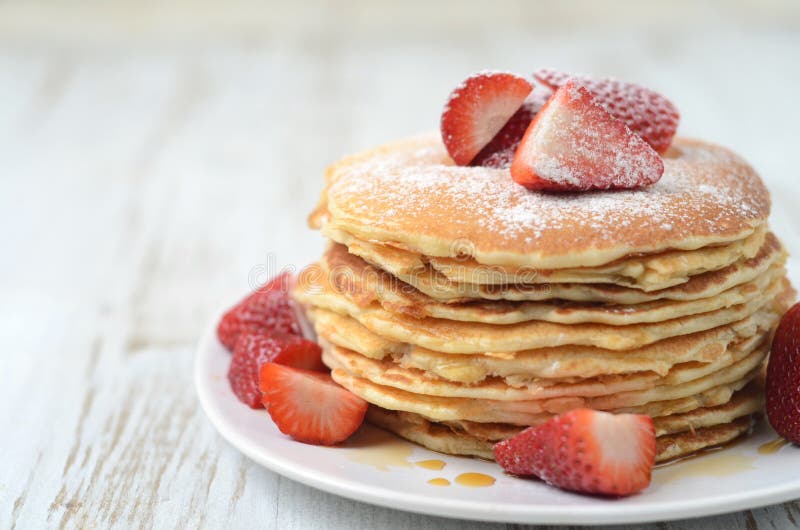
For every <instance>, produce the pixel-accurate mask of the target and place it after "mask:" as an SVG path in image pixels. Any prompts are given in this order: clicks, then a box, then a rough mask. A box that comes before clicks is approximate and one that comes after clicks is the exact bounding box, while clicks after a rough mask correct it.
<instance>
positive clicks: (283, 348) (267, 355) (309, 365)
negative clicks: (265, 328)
mask: <svg viewBox="0 0 800 530" xmlns="http://www.w3.org/2000/svg"><path fill="white" fill-rule="evenodd" d="M268 362H274V363H278V364H283V365H287V366H293V367H295V368H303V369H306V370H322V371H324V370H327V368H326V367H325V365H324V364H323V363H322V349H321V348H320V347H319V346H318V345H317V344H316V343H314V342H311V341H310V340H306V339H304V338H302V337H298V336H297V335H289V334H286V333H275V334H266V333H243V334H240V335H239V338H238V339H237V341H236V346H234V348H233V357H232V358H231V364H230V366H229V367H228V382H229V383H230V385H231V390H233V393H234V394H236V397H237V398H239V401H241V402H242V403H244V404H246V405H247V406H249V407H250V408H254V409H257V408H261V406H262V404H261V391H260V390H259V387H258V384H259V369H260V368H261V365H263V364H266V363H268Z"/></svg>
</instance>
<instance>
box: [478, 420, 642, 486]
mask: <svg viewBox="0 0 800 530" xmlns="http://www.w3.org/2000/svg"><path fill="white" fill-rule="evenodd" d="M655 455H656V435H655V429H654V427H653V420H652V418H650V416H645V415H635V414H619V415H614V414H611V413H608V412H599V411H595V410H590V409H575V410H572V411H570V412H566V413H564V414H561V415H560V416H556V417H555V418H553V419H551V420H549V421H547V422H545V423H543V424H542V425H539V426H537V427H530V428H528V429H525V430H524V431H522V432H521V433H519V434H517V435H516V436H514V437H512V438H509V439H508V440H504V441H502V442H499V443H497V444H495V446H494V456H495V460H497V463H498V464H500V465H501V466H502V467H503V469H505V470H506V471H507V472H509V473H512V474H514V475H522V476H536V477H539V478H540V479H542V480H543V481H545V482H547V483H548V484H551V485H553V486H557V487H559V488H562V489H566V490H571V491H577V492H582V493H591V494H598V495H610V496H624V495H631V494H633V493H636V492H638V491H641V490H643V489H645V488H646V487H647V486H649V485H650V477H651V473H652V470H653V464H654V462H655Z"/></svg>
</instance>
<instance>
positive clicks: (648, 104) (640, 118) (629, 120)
mask: <svg viewBox="0 0 800 530" xmlns="http://www.w3.org/2000/svg"><path fill="white" fill-rule="evenodd" d="M533 76H534V77H535V78H536V80H537V81H539V82H540V83H542V84H544V85H546V86H548V87H550V88H552V89H553V90H557V89H558V88H560V87H562V86H564V85H566V84H567V83H568V82H569V81H570V80H575V81H577V82H578V83H580V84H581V85H582V86H584V87H586V88H587V89H588V90H589V92H591V93H592V94H594V96H595V101H597V102H598V103H599V104H600V105H601V106H602V107H603V108H605V109H606V110H607V111H608V112H609V113H610V114H611V115H612V116H614V117H615V118H617V119H618V120H622V121H624V122H625V124H626V125H627V126H628V127H630V129H631V130H632V131H633V132H635V133H636V134H638V135H639V136H641V137H642V139H643V140H644V141H645V142H647V143H648V144H650V146H651V147H652V148H653V149H655V150H656V151H657V152H658V153H660V154H664V152H666V150H667V149H668V148H669V145H670V143H672V138H673V137H674V136H675V132H676V131H677V130H678V122H679V121H680V114H679V113H678V109H677V107H675V105H673V104H672V102H671V101H670V100H668V99H667V98H665V97H664V96H662V95H661V94H659V93H658V92H656V91H654V90H650V89H647V88H644V87H641V86H639V85H635V84H633V83H626V82H624V81H618V80H616V79H593V78H591V77H588V76H584V75H572V74H568V73H566V72H559V71H558V70H552V69H547V68H543V69H541V70H538V71H537V72H535V73H534V74H533Z"/></svg>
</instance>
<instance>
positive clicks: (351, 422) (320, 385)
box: [260, 363, 367, 445]
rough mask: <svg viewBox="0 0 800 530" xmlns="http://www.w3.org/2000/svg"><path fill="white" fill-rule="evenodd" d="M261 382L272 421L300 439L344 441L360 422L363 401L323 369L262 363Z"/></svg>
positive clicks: (320, 442) (364, 408)
mask: <svg viewBox="0 0 800 530" xmlns="http://www.w3.org/2000/svg"><path fill="white" fill-rule="evenodd" d="M260 386H261V391H262V393H263V402H264V407H266V409H267V411H268V412H269V415H270V417H271V418H272V421H274V422H275V425H277V426H278V429H280V431H281V432H282V433H284V434H287V435H289V436H291V437H292V438H294V439H295V440H298V441H300V442H305V443H310V444H316V445H333V444H336V443H339V442H343V441H344V440H346V439H347V438H349V437H350V436H351V435H352V434H353V433H354V432H355V431H356V430H357V429H358V428H359V426H361V424H362V423H363V421H364V415H365V414H366V412H367V402H366V401H364V400H363V399H361V398H360V397H358V396H356V395H355V394H352V393H350V392H348V391H347V390H345V389H344V388H342V387H340V386H339V385H337V384H336V383H335V382H334V381H333V379H332V378H331V377H330V375H328V374H324V373H322V372H312V371H308V370H301V369H297V368H292V367H289V366H283V365H280V364H276V363H267V364H265V365H263V366H262V367H261V378H260Z"/></svg>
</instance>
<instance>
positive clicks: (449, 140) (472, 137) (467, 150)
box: [441, 72, 533, 166]
mask: <svg viewBox="0 0 800 530" xmlns="http://www.w3.org/2000/svg"><path fill="white" fill-rule="evenodd" d="M532 89H533V85H531V83H530V81H528V80H527V79H525V78H523V77H520V76H518V75H515V74H511V73H506V72H480V73H477V74H474V75H472V76H470V77H468V78H467V79H466V80H464V82H462V83H461V84H460V85H459V86H458V87H457V88H456V89H455V90H453V92H452V93H451V94H450V98H449V99H448V100H447V103H446V104H445V107H444V111H443V112H442V120H441V131H442V140H443V141H444V145H445V147H446V148H447V152H448V153H450V156H451V157H452V158H453V160H454V161H455V162H456V164H459V165H462V166H465V165H467V164H469V163H470V162H472V160H473V159H474V158H475V157H476V156H477V155H478V153H480V152H481V150H482V149H483V148H484V147H485V146H486V145H487V144H488V143H489V142H491V141H492V138H494V137H495V136H496V135H497V133H499V132H500V130H501V129H502V128H503V126H505V124H506V123H507V122H508V120H509V119H510V118H511V117H512V116H513V115H514V113H515V112H517V110H519V108H520V107H521V106H522V103H523V102H524V101H525V98H526V97H527V96H528V94H530V92H531V90H532Z"/></svg>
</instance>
